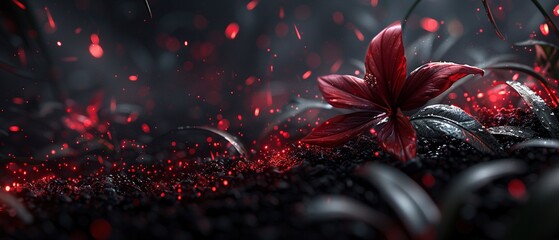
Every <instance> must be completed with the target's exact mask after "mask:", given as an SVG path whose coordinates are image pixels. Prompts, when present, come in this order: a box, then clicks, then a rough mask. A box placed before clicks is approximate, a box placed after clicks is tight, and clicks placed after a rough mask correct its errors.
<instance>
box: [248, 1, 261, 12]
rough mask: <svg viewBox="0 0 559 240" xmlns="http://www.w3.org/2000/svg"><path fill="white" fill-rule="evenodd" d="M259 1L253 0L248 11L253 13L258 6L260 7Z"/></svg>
mask: <svg viewBox="0 0 559 240" xmlns="http://www.w3.org/2000/svg"><path fill="white" fill-rule="evenodd" d="M258 2H259V0H252V1H250V2H249V3H247V10H249V11H252V10H253V9H254V8H255V7H256V6H258Z"/></svg>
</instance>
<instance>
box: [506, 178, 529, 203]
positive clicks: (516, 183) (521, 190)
mask: <svg viewBox="0 0 559 240" xmlns="http://www.w3.org/2000/svg"><path fill="white" fill-rule="evenodd" d="M507 188H508V191H509V194H510V195H511V196H512V197H514V198H522V197H524V195H525V194H526V186H525V185H524V183H523V182H522V181H520V180H518V179H513V180H511V181H510V182H509V184H508V187H507Z"/></svg>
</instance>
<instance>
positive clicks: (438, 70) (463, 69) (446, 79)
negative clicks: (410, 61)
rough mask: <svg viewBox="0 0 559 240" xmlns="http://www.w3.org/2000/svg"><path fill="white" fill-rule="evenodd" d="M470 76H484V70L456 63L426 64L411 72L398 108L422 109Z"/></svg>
mask: <svg viewBox="0 0 559 240" xmlns="http://www.w3.org/2000/svg"><path fill="white" fill-rule="evenodd" d="M468 74H480V75H482V76H483V70H481V69H479V68H477V67H472V66H468V65H460V64H455V63H442V62H432V63H427V64H424V65H422V66H421V67H419V68H417V69H416V70H414V71H413V72H411V74H410V76H409V77H408V79H407V80H406V83H405V84H404V87H403V89H402V94H401V95H400V96H401V97H400V99H398V106H399V107H400V108H401V109H403V110H411V109H415V108H418V107H421V106H423V105H424V104H425V103H427V101H429V100H430V99H432V98H434V97H436V96H438V95H439V94H441V93H442V92H444V91H445V90H447V89H448V88H449V87H450V86H451V85H452V84H453V83H454V82H456V81H458V80H459V79H461V78H463V77H465V76H466V75H468Z"/></svg>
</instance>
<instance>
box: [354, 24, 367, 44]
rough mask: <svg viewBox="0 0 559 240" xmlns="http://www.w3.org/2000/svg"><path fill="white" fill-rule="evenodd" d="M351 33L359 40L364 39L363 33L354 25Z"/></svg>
mask: <svg viewBox="0 0 559 240" xmlns="http://www.w3.org/2000/svg"><path fill="white" fill-rule="evenodd" d="M353 33H355V37H357V39H358V40H359V41H361V42H363V41H365V36H364V35H363V33H362V32H361V31H360V30H359V29H357V28H356V27H353Z"/></svg>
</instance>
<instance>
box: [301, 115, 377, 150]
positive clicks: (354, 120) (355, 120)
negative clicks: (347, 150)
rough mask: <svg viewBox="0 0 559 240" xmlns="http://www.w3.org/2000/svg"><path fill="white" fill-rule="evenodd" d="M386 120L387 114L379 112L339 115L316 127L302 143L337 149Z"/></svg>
mask: <svg viewBox="0 0 559 240" xmlns="http://www.w3.org/2000/svg"><path fill="white" fill-rule="evenodd" d="M384 118H386V114H384V113H380V114H379V113H378V112H355V113H349V114H344V115H338V116H335V117H333V118H331V119H328V120H327V121H326V122H324V123H322V124H321V125H320V126H318V127H316V128H315V129H314V130H313V131H312V133H311V134H309V135H307V136H306V137H305V138H303V139H302V140H301V141H303V142H304V143H309V144H315V145H319V146H323V147H335V146H338V145H340V144H343V143H345V142H347V141H348V140H350V139H351V138H353V137H355V136H357V135H359V134H360V133H362V132H363V131H365V130H367V129H369V128H371V127H373V126H374V125H376V124H378V123H379V122H380V121H381V120H383V119H384Z"/></svg>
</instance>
